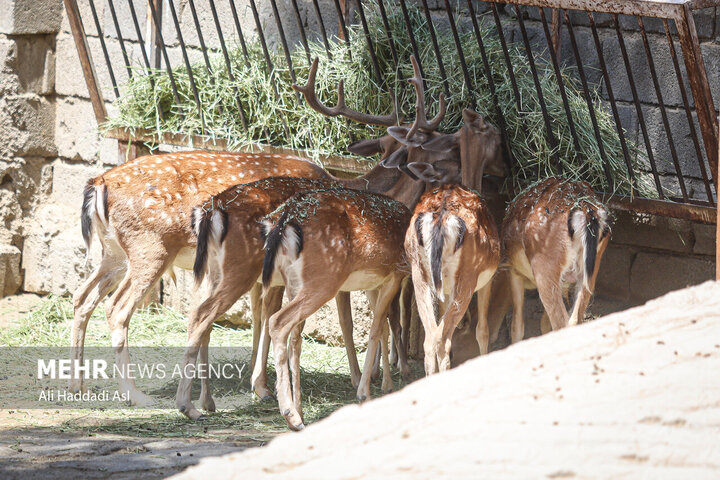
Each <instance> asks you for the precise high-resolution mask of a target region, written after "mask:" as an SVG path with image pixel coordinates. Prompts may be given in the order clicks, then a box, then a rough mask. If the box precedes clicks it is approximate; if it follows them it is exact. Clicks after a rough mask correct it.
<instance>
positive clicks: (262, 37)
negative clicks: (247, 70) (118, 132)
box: [250, 0, 277, 91]
mask: <svg viewBox="0 0 720 480" xmlns="http://www.w3.org/2000/svg"><path fill="white" fill-rule="evenodd" d="M250 9H251V10H252V14H253V18H254V20H255V28H257V32H258V38H260V46H262V50H263V55H264V56H265V65H267V68H268V72H270V75H273V68H274V67H273V63H272V60H271V59H270V52H269V51H268V46H267V42H266V41H265V33H264V32H263V29H262V24H261V23H260V16H259V15H258V10H257V5H255V0H250ZM273 85H275V82H273ZM276 91H277V88H276Z"/></svg>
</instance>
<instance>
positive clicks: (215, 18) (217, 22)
mask: <svg viewBox="0 0 720 480" xmlns="http://www.w3.org/2000/svg"><path fill="white" fill-rule="evenodd" d="M210 11H211V12H212V16H213V21H214V22H215V29H216V30H217V33H218V39H219V40H220V47H221V48H222V52H223V57H224V58H225V67H226V68H227V72H228V78H229V79H230V82H231V83H232V84H233V90H234V92H235V103H237V108H238V112H239V113H240V122H241V123H242V126H243V129H245V130H246V131H247V126H248V123H247V117H246V116H245V111H244V110H243V108H242V104H241V103H240V93H239V92H238V90H237V87H236V86H235V75H233V72H232V64H231V63H230V56H229V55H228V51H227V47H226V46H225V38H224V37H223V33H222V28H221V27H220V20H219V18H218V14H217V9H216V8H215V0H210Z"/></svg>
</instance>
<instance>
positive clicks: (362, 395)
mask: <svg viewBox="0 0 720 480" xmlns="http://www.w3.org/2000/svg"><path fill="white" fill-rule="evenodd" d="M401 279H402V277H395V276H394V277H392V278H390V279H388V281H387V282H385V284H384V285H382V286H381V287H380V288H379V289H377V291H376V292H377V293H376V294H375V302H374V304H373V321H372V325H371V326H370V338H369V340H368V350H367V354H366V356H365V365H363V373H362V378H361V379H360V386H359V387H358V391H357V398H358V400H359V401H360V402H363V401H365V400H366V399H367V398H369V397H370V377H371V373H372V368H373V365H372V363H373V362H372V359H374V358H375V354H376V352H377V346H378V343H379V342H380V341H381V340H382V336H383V329H384V328H387V312H388V309H389V307H390V302H392V299H393V298H394V297H395V294H397V291H398V289H399V288H400V280H401ZM385 344H386V347H385V348H387V342H385ZM385 357H386V358H385V359H387V355H385ZM389 388H392V377H391V376H390V365H389V364H385V365H384V367H383V389H389Z"/></svg>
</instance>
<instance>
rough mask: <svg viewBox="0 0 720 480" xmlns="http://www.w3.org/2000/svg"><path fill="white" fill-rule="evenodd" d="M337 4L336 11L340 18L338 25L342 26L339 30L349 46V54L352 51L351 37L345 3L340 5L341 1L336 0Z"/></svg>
mask: <svg viewBox="0 0 720 480" xmlns="http://www.w3.org/2000/svg"><path fill="white" fill-rule="evenodd" d="M334 2H335V10H336V11H337V16H338V23H339V24H340V26H339V28H338V30H339V32H338V33H339V34H340V38H344V39H345V43H346V44H347V46H348V52H349V51H350V35H349V34H348V29H347V25H345V8H344V5H345V2H344V1H343V4H342V5H340V0H334Z"/></svg>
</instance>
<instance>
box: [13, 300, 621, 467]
mask: <svg viewBox="0 0 720 480" xmlns="http://www.w3.org/2000/svg"><path fill="white" fill-rule="evenodd" d="M42 301H43V298H42V297H38V296H37V295H31V294H22V295H16V296H12V297H7V298H4V299H2V300H0V328H2V329H5V328H9V327H11V326H12V325H13V324H15V323H17V322H18V321H19V320H20V319H22V318H23V317H24V316H25V315H27V313H28V312H30V311H32V309H33V308H36V307H37V306H39V305H40V304H41V303H42ZM623 307H624V305H622V304H618V303H616V302H612V301H607V300H602V299H596V300H595V302H594V303H593V305H592V307H591V311H592V313H593V316H597V315H599V314H605V313H608V312H612V311H617V310H620V309H622V308H623ZM541 312H542V307H541V305H540V303H539V301H538V299H537V297H533V296H529V297H528V302H527V303H526V318H534V317H537V318H538V319H539V317H540V315H541ZM103 327H104V326H103ZM103 327H101V328H103ZM538 329H539V327H537V326H534V322H532V321H531V322H528V327H527V336H532V335H534V334H537V333H538ZM503 335H506V332H505V331H503V332H501V338H500V339H499V341H498V343H497V344H496V346H495V347H496V348H502V347H504V346H505V345H506V344H507V339H506V338H503ZM321 348H322V349H330V348H331V347H324V346H323V347H321ZM339 350H341V349H339ZM303 355H305V353H304V354H303ZM341 361H342V360H341ZM414 367H416V368H414V370H418V372H419V374H418V375H421V372H420V370H421V369H422V365H421V364H420V363H415V365H414ZM303 368H305V364H304V366H303ZM326 370H328V369H326ZM307 373H308V372H304V373H303V375H304V376H305V377H304V378H309V377H312V376H313V375H315V376H317V377H318V378H320V379H321V380H322V381H325V380H326V378H327V377H329V376H333V377H338V378H337V379H336V380H337V382H339V383H340V384H343V385H344V384H345V383H349V382H347V381H346V380H347V379H346V378H345V377H344V375H337V374H335V375H333V373H337V372H336V371H335V369H333V368H331V369H329V371H326V372H314V373H313V372H311V373H310V374H307ZM339 377H342V378H339ZM1 378H2V377H0V380H1ZM316 388H321V389H322V388H328V387H327V386H326V384H323V386H321V387H316ZM331 388H335V387H331ZM303 390H304V394H305V393H306V392H307V393H308V396H311V397H312V393H311V392H312V390H311V389H308V388H307V387H306V386H305V385H303ZM247 395H249V393H247ZM309 401H312V398H310V399H309ZM352 401H353V400H352V398H348V399H345V400H342V402H337V403H336V404H330V405H328V406H324V407H323V408H324V409H326V410H328V411H327V412H322V414H321V415H319V416H318V418H321V417H322V416H325V415H327V414H329V413H330V412H331V411H333V410H335V409H337V408H339V407H340V406H342V403H351V402H352ZM248 408H249V409H248V411H247V412H242V415H244V416H245V417H248V416H253V415H258V416H260V417H263V418H260V419H258V421H257V422H255V423H253V422H247V421H244V422H243V423H240V424H238V423H237V418H239V416H238V414H236V413H230V412H228V413H222V412H220V413H216V414H212V415H211V417H210V419H209V420H208V421H206V423H205V424H202V423H200V424H197V423H192V422H188V421H186V420H184V418H181V417H180V415H179V414H177V412H175V411H174V410H159V409H156V410H143V411H139V410H134V409H128V410H118V411H115V412H108V411H104V412H98V411H93V410H37V409H35V410H7V409H3V410H0V479H3V480H5V479H16V478H17V479H34V478H38V479H39V478H48V477H52V478H58V479H76V478H112V479H130V478H164V477H168V476H170V475H172V474H175V473H177V472H180V471H182V470H184V469H185V468H187V467H188V466H190V465H194V464H196V463H197V462H199V461H200V459H201V458H203V457H208V456H218V455H223V454H226V453H230V452H238V451H242V450H244V449H247V448H249V447H257V446H262V445H264V444H265V443H266V442H268V441H269V440H270V439H272V438H273V437H274V436H276V435H277V434H278V433H281V432H283V431H284V426H283V425H282V424H274V423H273V422H275V421H277V420H278V418H279V415H277V411H276V408H277V406H276V405H275V404H274V403H273V404H272V405H269V404H268V405H263V406H260V407H258V406H257V405H255V406H253V405H251V406H250V407H248ZM143 419H144V420H143ZM143 422H144V423H143ZM263 422H264V423H263ZM158 423H163V424H164V425H163V426H162V427H158V426H157V424H158ZM280 423H282V422H280ZM143 424H145V425H150V426H148V427H147V428H143ZM268 425H270V428H268Z"/></svg>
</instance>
